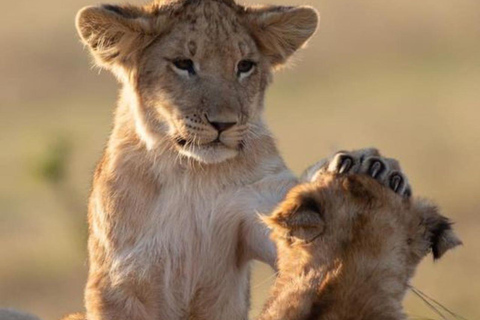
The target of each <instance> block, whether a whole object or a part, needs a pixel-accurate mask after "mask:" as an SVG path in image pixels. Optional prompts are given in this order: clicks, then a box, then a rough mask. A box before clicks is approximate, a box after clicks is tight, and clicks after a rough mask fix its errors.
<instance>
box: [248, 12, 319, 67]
mask: <svg viewBox="0 0 480 320" xmlns="http://www.w3.org/2000/svg"><path fill="white" fill-rule="evenodd" d="M247 13H248V14H247V24H248V27H249V28H250V31H251V33H252V35H253V37H254V38H255V40H256V42H257V45H258V46H259V48H260V50H261V51H262V52H263V54H265V55H266V57H267V58H268V59H269V60H270V63H271V64H272V66H273V67H278V66H281V65H283V64H284V63H285V62H286V61H287V60H288V58H289V57H290V56H291V55H293V54H294V53H295V51H297V50H298V49H300V48H301V47H302V46H303V45H304V44H305V43H306V42H307V41H308V39H310V37H311V36H312V35H313V34H314V33H315V31H316V30H317V26H318V22H319V14H318V12H317V11H316V10H315V9H314V8H312V7H308V6H299V7H285V6H264V7H251V8H248V10H247Z"/></svg>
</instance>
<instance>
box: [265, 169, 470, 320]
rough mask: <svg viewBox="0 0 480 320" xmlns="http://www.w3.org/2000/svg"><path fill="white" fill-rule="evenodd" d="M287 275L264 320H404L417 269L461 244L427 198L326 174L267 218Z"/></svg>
mask: <svg viewBox="0 0 480 320" xmlns="http://www.w3.org/2000/svg"><path fill="white" fill-rule="evenodd" d="M265 221H266V223H267V224H268V225H269V226H270V228H271V229H272V230H273V233H272V238H273V239H274V240H275V242H276V245H277V248H278V256H279V276H278V279H277V280H276V283H275V285H274V288H273V292H272V298H271V299H270V300H269V302H268V303H267V305H266V306H265V309H264V312H263V313H262V315H261V316H260V320H278V319H288V320H305V319H309V320H318V319H329V320H346V319H356V320H385V319H391V320H399V319H405V316H404V314H403V312H402V304H401V303H402V299H403V297H404V295H405V292H406V291H407V288H408V282H409V280H410V278H411V277H412V276H413V273H414V271H415V268H416V267H417V265H418V264H419V262H420V261H421V260H422V258H423V257H424V256H425V255H426V254H427V253H428V252H430V251H431V252H432V253H433V256H434V258H435V259H437V258H440V257H441V256H442V255H443V254H444V253H445V252H446V251H447V250H449V249H451V248H453V247H455V246H457V245H459V244H460V243H461V242H460V240H459V239H458V238H457V237H456V236H455V234H454V233H453V231H452V229H451V223H450V222H449V220H448V219H447V218H445V217H443V216H441V215H440V214H439V213H438V211H437V209H436V207H435V206H432V205H431V204H429V203H428V202H426V201H424V200H417V199H411V198H408V197H400V196H398V195H397V194H395V193H394V192H393V191H392V190H389V189H388V188H387V187H384V186H382V185H381V184H380V183H378V182H377V181H375V180H373V179H371V177H369V176H368V175H351V174H349V175H338V174H332V173H324V174H322V175H321V176H320V177H319V179H318V180H317V181H315V182H313V183H309V184H304V185H300V186H297V187H295V188H294V189H292V190H291V191H290V192H289V194H288V196H287V198H286V200H285V201H284V202H283V203H282V204H281V205H280V206H279V207H278V209H277V210H276V212H275V213H274V214H273V215H272V216H271V217H269V218H266V219H265Z"/></svg>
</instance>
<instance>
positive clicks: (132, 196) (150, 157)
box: [70, 0, 318, 320]
mask: <svg viewBox="0 0 480 320" xmlns="http://www.w3.org/2000/svg"><path fill="white" fill-rule="evenodd" d="M317 22H318V18H317V14H316V12H315V10H313V9H311V8H309V7H280V6H268V7H255V8H254V7H243V6H240V5H237V4H235V3H234V2H233V1H230V0H225V1H222V0H179V1H171V2H164V3H158V2H157V3H153V4H150V5H146V6H143V7H137V6H131V5H124V6H112V5H104V6H99V7H87V8H85V9H83V10H81V11H80V12H79V14H78V16H77V29H78V32H79V34H80V37H81V39H82V41H83V43H84V44H85V45H86V46H88V48H89V50H90V52H91V53H92V55H93V57H94V59H95V61H96V63H97V65H99V66H101V67H103V68H105V69H108V70H110V71H112V72H113V73H114V74H115V75H116V77H117V78H118V79H119V81H120V82H121V84H122V93H121V98H120V102H119V105H118V108H117V110H116V114H115V123H114V128H113V131H112V134H111V136H110V139H109V141H108V145H107V147H106V150H105V153H104V155H103V158H102V160H101V162H100V163H99V165H98V167H97V170H96V172H95V176H94V182H93V188H92V192H91V197H90V202H89V213H88V220H89V230H90V233H89V277H88V283H87V287H86V291H85V303H86V318H88V319H89V320H107V319H112V320H113V319H114V320H122V319H126V320H127V319H128V320H137V319H142V320H148V319H151V320H153V319H155V320H159V319H168V320H175V319H191V320H193V319H195V320H202V319H205V320H206V319H208V320H215V319H218V320H224V319H232V320H234V319H238V320H244V319H246V318H247V313H248V305H249V299H248V293H249V263H248V262H249V261H250V260H252V259H259V260H262V261H265V262H267V263H269V264H270V265H272V266H274V265H275V259H276V253H275V248H274V246H273V244H272V243H271V241H270V240H269V239H268V232H267V230H266V228H265V226H263V225H262V224H261V223H259V221H258V216H257V212H270V211H271V210H272V209H273V207H274V206H275V205H276V204H277V203H278V202H279V201H280V200H281V199H282V198H283V196H284V195H285V193H286V192H287V191H288V190H289V189H290V188H291V187H293V186H294V185H295V184H296V183H297V179H296V178H295V177H294V175H293V174H292V173H291V172H290V171H289V170H288V169H287V168H286V166H285V165H284V163H283V160H282V158H281V157H280V155H279V154H278V152H277V149H276V147H275V144H274V141H273V138H272V137H271V134H270V132H269V130H268V129H267V127H266V126H265V125H264V123H263V119H262V113H263V100H264V94H265V89H266V87H267V85H268V84H269V82H270V80H271V75H272V71H273V70H274V69H275V68H276V67H279V66H281V65H282V64H283V63H285V62H286V60H287V59H288V58H289V57H290V56H291V55H292V54H293V53H294V51H296V50H297V49H299V48H300V47H301V46H302V45H303V44H304V43H305V42H306V41H307V40H308V38H309V37H310V36H311V35H312V34H313V33H314V31H315V29H316V26H317ZM241 62H242V63H243V64H242V63H241ZM250 67H251V68H250ZM75 317H76V318H75ZM78 317H82V316H81V315H80V316H79V315H75V316H71V318H70V319H77V318H78Z"/></svg>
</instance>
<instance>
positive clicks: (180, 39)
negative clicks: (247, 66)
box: [173, 0, 256, 57]
mask: <svg viewBox="0 0 480 320" xmlns="http://www.w3.org/2000/svg"><path fill="white" fill-rule="evenodd" d="M241 19H242V17H241V7H235V6H232V5H231V4H229V3H228V2H220V1H214V0H207V1H197V2H193V3H189V4H187V5H184V6H183V7H182V9H181V10H178V11H177V13H176V14H175V20H176V21H175V26H174V29H173V36H174V38H175V40H176V41H175V43H176V45H177V48H179V49H180V48H181V50H185V51H187V52H186V53H188V55H191V56H199V55H204V56H205V55H206V56H211V55H222V54H223V55H230V56H231V55H232V53H234V54H235V55H239V56H243V57H245V56H249V55H250V56H251V55H254V54H255V53H256V46H255V43H254V41H253V39H252V38H251V37H250V35H249V33H248V32H247V30H246V28H245V26H244V25H243V24H242V21H241Z"/></svg>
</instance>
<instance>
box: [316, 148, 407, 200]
mask: <svg viewBox="0 0 480 320" xmlns="http://www.w3.org/2000/svg"><path fill="white" fill-rule="evenodd" d="M324 170H325V171H327V172H333V173H339V174H347V173H357V174H366V175H369V176H370V177H372V178H373V179H375V180H377V181H378V182H380V183H381V184H383V185H384V186H386V187H388V188H390V189H392V190H393V191H394V192H395V193H397V194H399V195H401V196H404V197H410V196H411V195H412V189H411V187H410V184H409V183H408V179H407V177H406V176H405V174H404V173H403V172H402V170H401V168H400V164H399V163H398V161H397V160H395V159H392V158H386V157H382V156H381V155H380V153H379V152H378V150H377V149H361V150H356V151H352V152H347V151H340V152H337V153H336V154H334V155H333V157H332V158H331V159H330V161H328V162H327V163H326V164H325V167H324Z"/></svg>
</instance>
